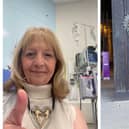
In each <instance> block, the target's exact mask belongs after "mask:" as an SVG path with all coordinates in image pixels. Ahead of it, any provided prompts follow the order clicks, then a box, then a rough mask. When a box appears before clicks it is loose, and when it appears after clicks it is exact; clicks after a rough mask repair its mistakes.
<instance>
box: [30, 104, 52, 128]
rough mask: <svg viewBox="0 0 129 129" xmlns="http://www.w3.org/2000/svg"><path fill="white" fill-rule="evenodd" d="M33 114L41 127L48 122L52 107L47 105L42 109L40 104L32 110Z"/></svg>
mask: <svg viewBox="0 0 129 129" xmlns="http://www.w3.org/2000/svg"><path fill="white" fill-rule="evenodd" d="M31 114H32V116H33V118H34V120H35V122H36V123H37V124H38V127H39V128H40V129H41V128H42V127H43V126H45V124H46V123H47V120H48V118H49V116H50V114H51V109H50V108H48V107H46V108H45V109H44V110H43V111H42V110H41V109H39V107H38V106H35V109H34V110H31Z"/></svg>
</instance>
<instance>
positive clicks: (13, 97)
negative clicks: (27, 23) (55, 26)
mask: <svg viewBox="0 0 129 129" xmlns="http://www.w3.org/2000/svg"><path fill="white" fill-rule="evenodd" d="M15 50H16V51H15V54H14V58H13V63H12V67H11V78H10V80H9V81H7V82H6V83H5V86H4V90H5V92H4V129H23V127H25V128H26V129H34V128H36V129H44V128H45V129H87V124H86V122H85V120H84V118H83V116H82V114H81V112H80V110H78V109H77V108H75V107H74V106H72V105H70V104H68V103H67V102H65V101H64V98H65V97H66V96H67V94H68V93H69V89H68V84H67V81H66V80H65V78H64V75H65V62H64V58H63V55H62V52H61V49H60V47H59V44H58V40H57V38H56V36H55V35H54V33H53V32H51V31H50V30H49V29H47V28H35V27H34V28H30V29H28V30H27V31H26V32H25V34H24V35H23V37H22V39H21V40H20V42H19V44H18V46H17V48H16V49H15ZM12 86H14V87H15V91H14V90H11V87H12ZM16 93H17V94H16ZM15 103H16V104H15ZM12 109H13V110H12ZM78 121H79V122H78ZM57 123H58V124H57Z"/></svg>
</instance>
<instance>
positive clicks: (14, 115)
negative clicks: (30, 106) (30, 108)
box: [5, 89, 28, 126]
mask: <svg viewBox="0 0 129 129" xmlns="http://www.w3.org/2000/svg"><path fill="white" fill-rule="evenodd" d="M27 103H28V98H27V94H26V92H25V91H24V90H23V89H20V90H18V93H17V100H16V104H15V107H14V109H13V110H12V111H11V113H10V115H9V117H8V118H7V120H6V121H5V123H6V124H14V125H18V126H21V122H22V118H23V115H24V112H25V110H26V107H27Z"/></svg>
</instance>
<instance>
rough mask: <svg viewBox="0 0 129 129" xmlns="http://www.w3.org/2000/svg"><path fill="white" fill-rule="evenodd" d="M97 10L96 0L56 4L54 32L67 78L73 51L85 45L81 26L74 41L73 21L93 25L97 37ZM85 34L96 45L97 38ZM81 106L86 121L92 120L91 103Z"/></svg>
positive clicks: (73, 55) (81, 48) (73, 54)
mask: <svg viewBox="0 0 129 129" xmlns="http://www.w3.org/2000/svg"><path fill="white" fill-rule="evenodd" d="M97 10H98V9H97V0H80V2H69V3H62V4H61V3H60V4H57V5H56V32H57V36H58V39H59V41H60V43H61V47H62V50H63V54H64V57H65V60H66V64H67V75H68V76H67V78H68V79H69V77H70V73H73V69H74V60H75V53H77V52H82V51H83V49H84V48H85V47H86V46H87V45H86V42H85V39H84V30H83V27H82V26H81V27H82V28H81V29H80V30H81V31H80V34H81V38H80V41H79V43H77V42H75V40H74V39H73V35H72V27H73V23H76V22H77V23H80V24H86V25H93V26H95V33H96V38H97V17H98V16H97ZM87 30H88V29H87ZM87 33H88V32H87ZM87 36H88V37H87V39H86V41H87V44H88V45H91V44H92V45H93V44H94V45H96V43H97V39H96V42H90V41H91V40H90V37H89V34H87ZM76 104H79V103H76ZM82 108H84V110H83V113H84V116H85V118H86V119H87V122H88V123H92V122H94V119H93V116H92V115H93V114H92V111H91V110H92V106H91V103H89V102H88V103H87V102H86V103H85V104H83V106H82Z"/></svg>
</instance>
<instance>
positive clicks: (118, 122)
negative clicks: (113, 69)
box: [101, 79, 129, 129]
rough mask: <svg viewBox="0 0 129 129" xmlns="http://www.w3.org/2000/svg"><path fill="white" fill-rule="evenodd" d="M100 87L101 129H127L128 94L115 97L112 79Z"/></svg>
mask: <svg viewBox="0 0 129 129" xmlns="http://www.w3.org/2000/svg"><path fill="white" fill-rule="evenodd" d="M101 87H102V88H101V129H129V94H125V95H123V96H122V97H121V96H119V95H116V92H115V89H114V86H113V80H112V79H111V80H102V83H101Z"/></svg>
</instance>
